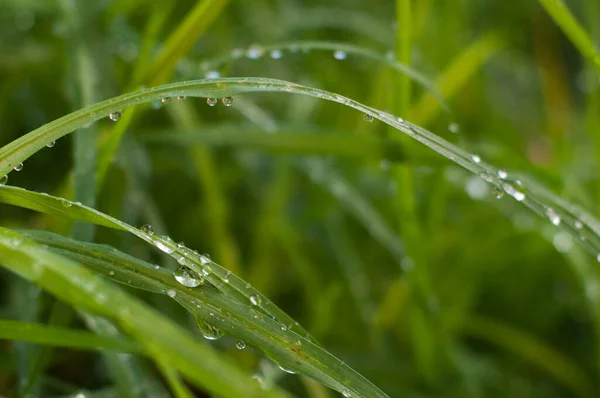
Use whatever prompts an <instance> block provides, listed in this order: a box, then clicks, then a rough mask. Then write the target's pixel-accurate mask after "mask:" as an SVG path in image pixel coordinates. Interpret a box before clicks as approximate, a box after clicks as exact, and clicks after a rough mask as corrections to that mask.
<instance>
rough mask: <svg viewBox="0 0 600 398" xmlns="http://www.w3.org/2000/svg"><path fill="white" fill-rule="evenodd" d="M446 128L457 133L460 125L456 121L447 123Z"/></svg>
mask: <svg viewBox="0 0 600 398" xmlns="http://www.w3.org/2000/svg"><path fill="white" fill-rule="evenodd" d="M448 130H450V132H451V133H458V132H459V131H460V126H459V125H458V124H457V123H450V124H449V125H448Z"/></svg>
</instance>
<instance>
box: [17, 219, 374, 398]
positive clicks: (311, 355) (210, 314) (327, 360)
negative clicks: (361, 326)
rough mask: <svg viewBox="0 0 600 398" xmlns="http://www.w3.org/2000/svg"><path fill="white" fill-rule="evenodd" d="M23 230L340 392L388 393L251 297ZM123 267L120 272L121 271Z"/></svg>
mask: <svg viewBox="0 0 600 398" xmlns="http://www.w3.org/2000/svg"><path fill="white" fill-rule="evenodd" d="M23 234H24V236H27V237H31V238H33V239H35V241H36V242H38V243H41V244H44V245H47V246H49V247H50V248H51V249H52V250H53V251H55V252H57V253H59V254H61V255H64V256H66V257H68V258H71V259H73V260H76V261H78V262H79V263H81V264H85V265H87V266H89V267H90V268H92V269H93V270H95V271H96V272H98V273H100V274H102V275H106V276H108V277H109V278H111V279H114V280H116V281H119V282H121V283H124V284H128V285H130V286H134V287H140V286H142V288H144V289H146V290H150V291H156V292H160V293H162V294H169V295H170V296H172V297H174V298H175V299H176V300H177V301H178V302H179V303H181V304H182V305H183V306H184V307H185V308H186V309H188V310H189V311H190V312H192V313H193V314H194V316H196V317H197V319H198V320H199V321H202V322H205V323H206V324H208V325H210V326H211V327H213V328H217V329H218V330H221V331H225V332H226V333H227V334H228V335H231V336H233V337H235V338H237V339H239V340H243V341H245V342H246V343H247V344H248V345H251V346H254V347H256V348H258V349H260V350H262V351H263V352H264V353H265V354H267V355H268V356H269V357H270V358H272V359H273V360H274V361H277V363H278V364H279V365H281V366H282V367H285V368H286V369H291V370H294V371H296V372H298V373H302V374H304V375H307V376H310V377H312V378H314V379H316V380H318V381H320V382H321V383H323V384H325V385H327V386H329V387H331V388H334V389H336V390H338V391H340V392H342V391H347V392H349V393H351V394H352V396H353V397H386V395H385V394H384V393H383V392H381V391H380V390H378V389H377V387H375V386H374V385H372V384H371V383H370V382H369V381H368V380H366V379H364V378H363V377H362V376H360V375H359V374H358V373H356V372H355V371H354V370H352V369H351V368H350V367H348V366H347V365H345V364H344V363H343V362H341V361H340V360H338V359H337V358H335V357H334V356H332V355H331V354H329V353H328V352H327V351H325V350H323V349H322V348H320V347H319V346H317V345H315V344H313V343H312V342H311V341H310V340H308V339H306V338H304V337H303V336H302V335H298V334H297V333H295V332H293V331H291V330H290V329H289V328H286V327H282V325H281V324H280V323H278V322H276V321H275V320H273V319H272V318H271V317H269V316H266V315H264V314H262V313H260V312H258V311H256V310H255V308H250V307H249V306H248V304H249V303H248V304H247V302H246V301H244V302H241V303H240V302H237V301H234V300H231V299H230V298H228V297H226V296H225V295H223V294H221V293H220V292H218V291H216V290H215V289H213V288H211V287H201V288H194V289H190V288H186V287H183V286H182V285H181V284H179V283H178V282H177V281H176V280H175V278H174V277H173V275H172V272H171V271H167V270H165V269H164V268H156V267H155V266H153V265H151V264H148V263H146V262H144V261H141V260H139V259H136V258H134V257H131V256H128V255H126V254H124V253H121V252H119V251H117V250H115V249H113V248H111V247H108V246H105V245H97V244H91V243H85V242H78V241H75V240H72V239H68V238H64V237H61V236H59V235H55V234H51V233H48V232H40V231H25V232H23ZM117 269H119V270H120V272H116V271H115V270H117Z"/></svg>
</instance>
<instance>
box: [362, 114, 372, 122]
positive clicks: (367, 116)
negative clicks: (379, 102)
mask: <svg viewBox="0 0 600 398" xmlns="http://www.w3.org/2000/svg"><path fill="white" fill-rule="evenodd" d="M363 120H364V121H365V122H369V123H371V122H372V121H373V115H371V114H370V113H365V114H364V115H363Z"/></svg>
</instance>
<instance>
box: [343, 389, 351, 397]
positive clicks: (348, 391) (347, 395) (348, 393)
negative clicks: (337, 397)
mask: <svg viewBox="0 0 600 398" xmlns="http://www.w3.org/2000/svg"><path fill="white" fill-rule="evenodd" d="M342 395H343V396H344V397H346V398H350V397H351V396H352V393H351V392H350V390H347V389H343V390H342Z"/></svg>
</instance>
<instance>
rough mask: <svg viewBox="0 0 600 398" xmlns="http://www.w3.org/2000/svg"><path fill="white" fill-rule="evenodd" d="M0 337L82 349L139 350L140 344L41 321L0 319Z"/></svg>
mask: <svg viewBox="0 0 600 398" xmlns="http://www.w3.org/2000/svg"><path fill="white" fill-rule="evenodd" d="M0 339H6V340H18V341H27V342H29V343H34V344H41V345H49V346H55V347H69V348H73V349H80V350H114V351H121V352H134V353H135V352H139V351H140V346H139V345H138V344H137V343H136V342H134V341H130V340H126V339H121V338H110V337H104V336H98V335H96V334H93V333H90V332H85V331H81V330H74V329H67V328H61V327H56V326H48V325H43V324H39V323H30V322H19V321H11V320H6V319H3V320H0Z"/></svg>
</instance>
